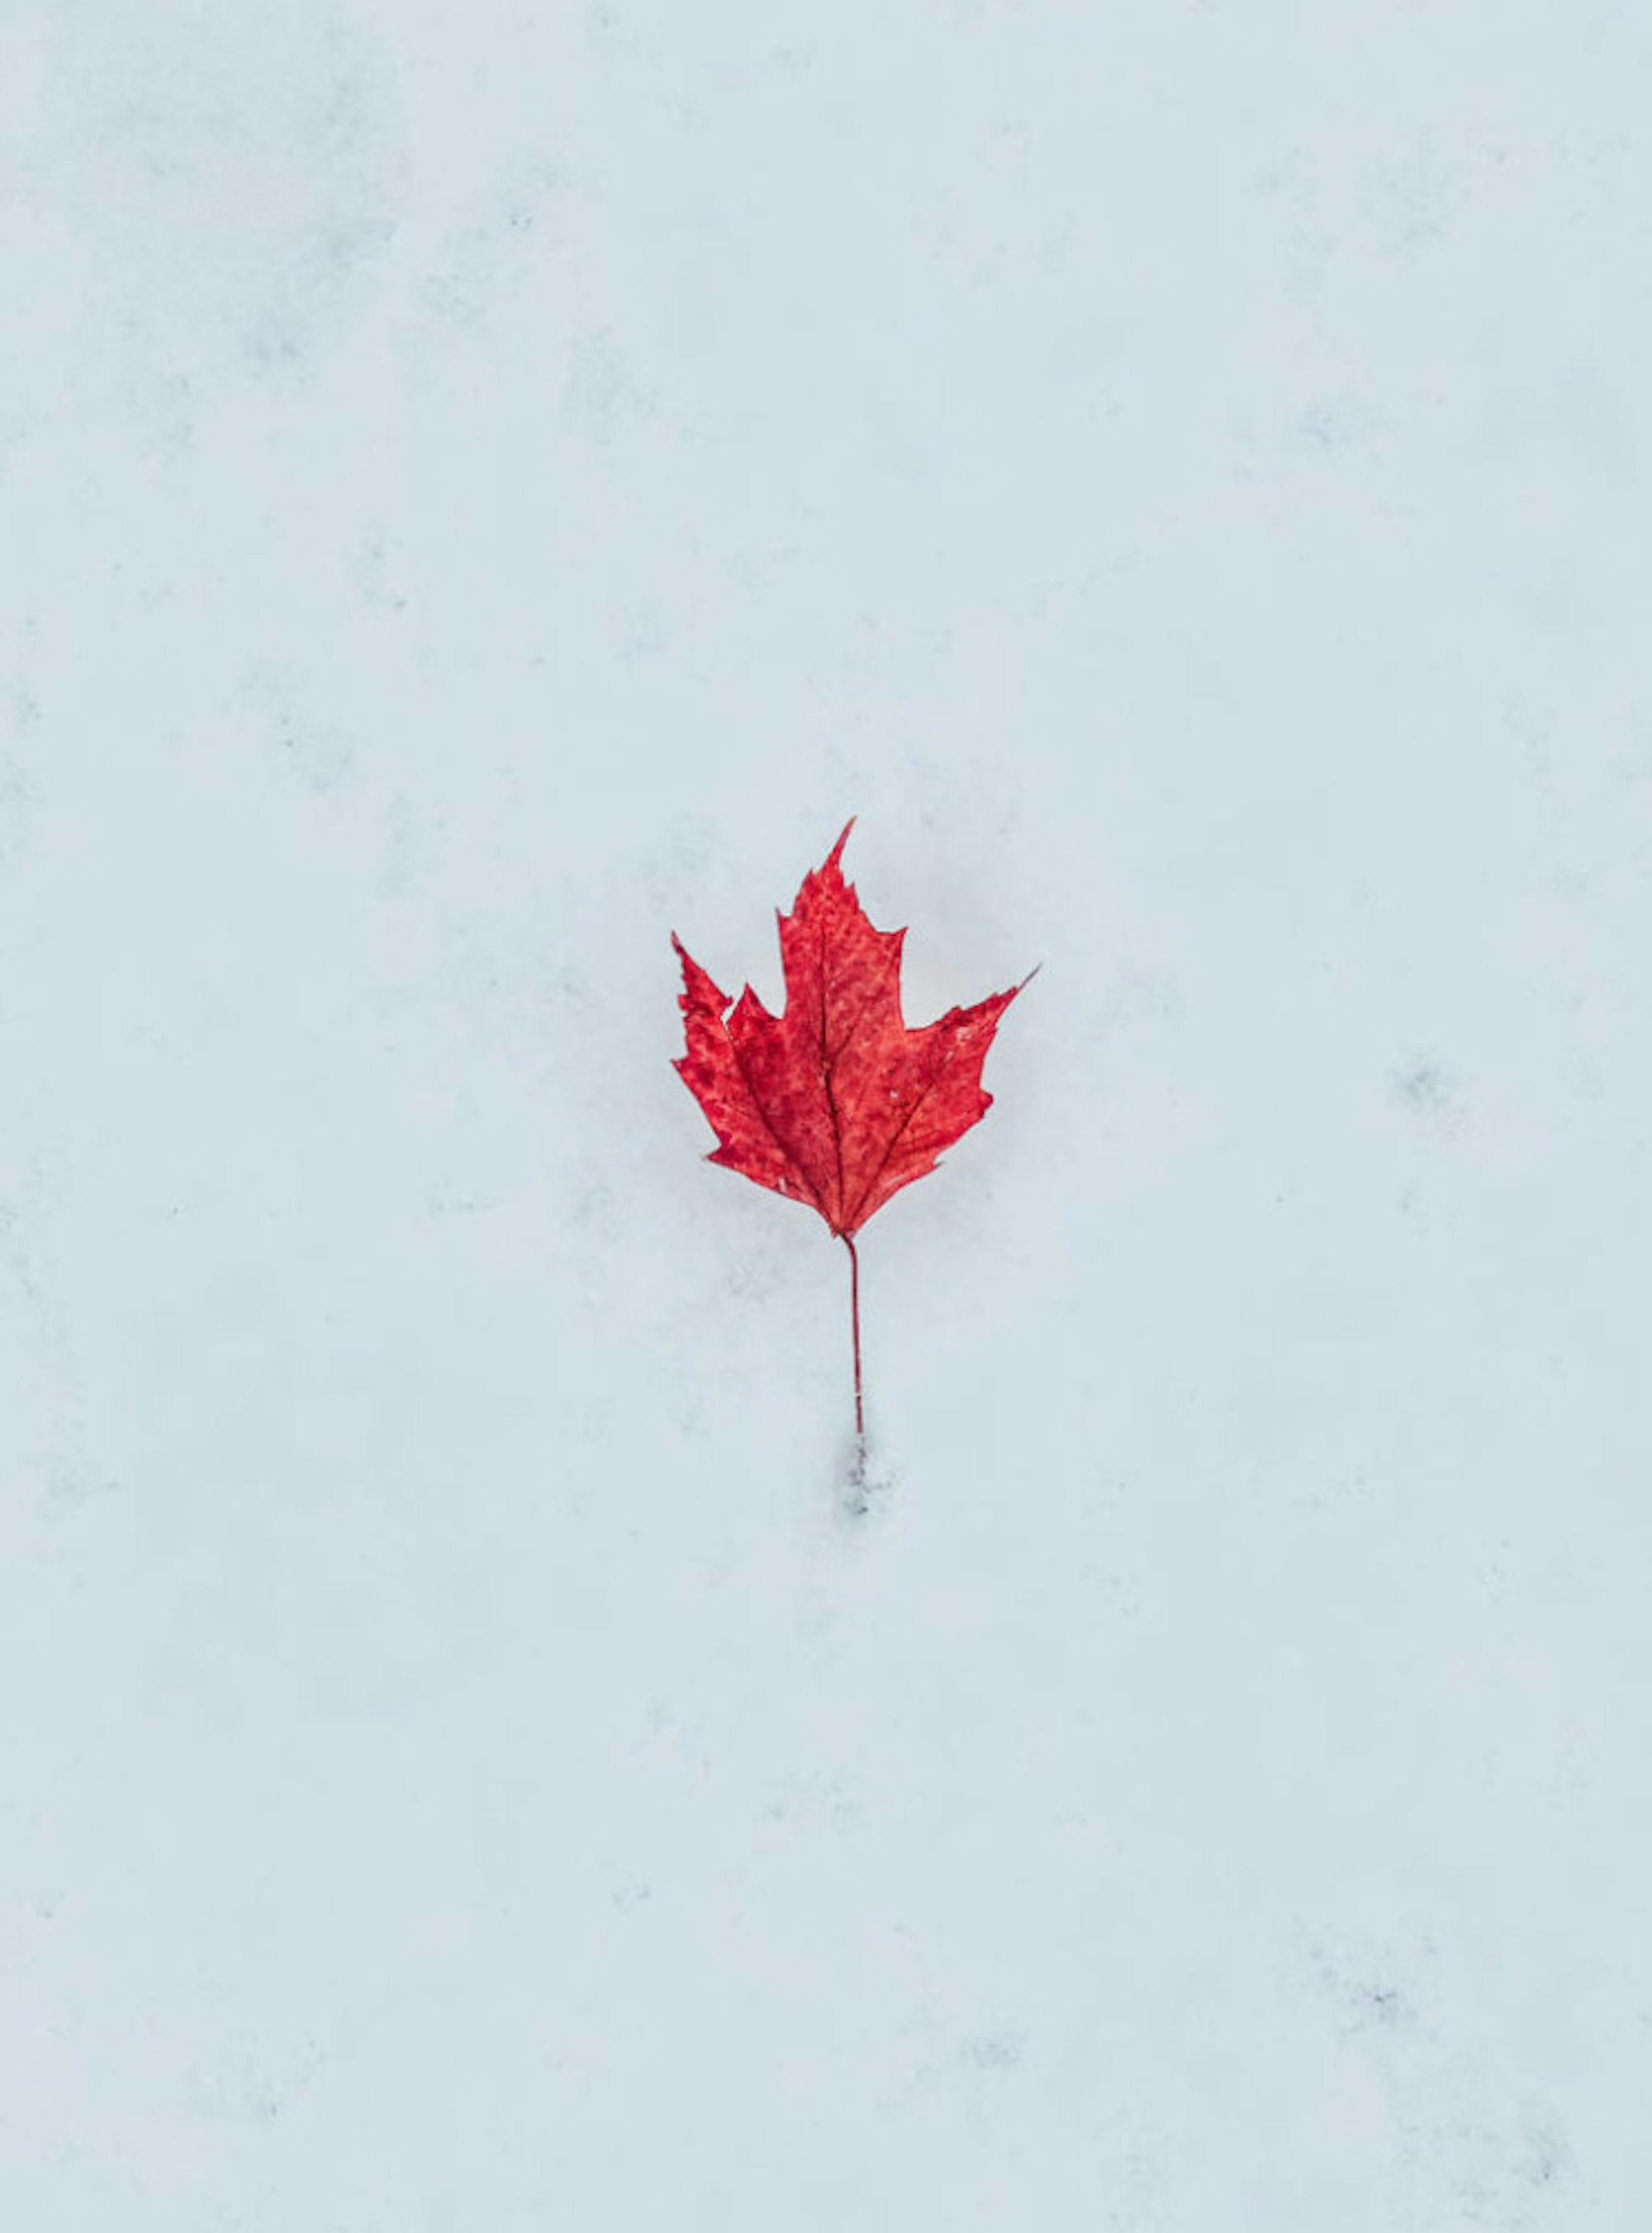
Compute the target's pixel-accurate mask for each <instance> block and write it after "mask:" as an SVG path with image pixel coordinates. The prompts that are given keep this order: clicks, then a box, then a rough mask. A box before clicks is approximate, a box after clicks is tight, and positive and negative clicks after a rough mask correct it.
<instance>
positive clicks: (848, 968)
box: [671, 820, 1025, 1435]
mask: <svg viewBox="0 0 1652 2233" xmlns="http://www.w3.org/2000/svg"><path fill="white" fill-rule="evenodd" d="M854 826H855V824H854V822H853V820H851V821H850V822H849V823H848V824H846V825H845V827H844V830H843V834H842V837H840V838H839V839H838V841H837V843H836V845H834V846H833V848H832V850H831V851H830V852H829V854H828V855H827V856H826V859H825V861H824V863H823V864H822V866H821V867H820V868H818V869H814V870H813V871H811V873H810V875H808V876H805V877H804V878H803V885H802V889H800V890H799V892H798V894H797V898H796V899H795V900H794V901H793V902H792V908H791V913H790V915H780V916H779V918H778V921H779V926H780V959H781V963H782V967H783V968H784V973H785V983H786V1004H785V1008H784V1012H782V1013H781V1014H780V1015H778V1016H771V1014H770V1013H769V1012H768V1010H767V1009H766V1008H765V1007H764V1005H763V1003H762V1001H761V1000H759V999H758V996H757V994H756V993H754V992H753V991H752V990H751V986H749V985H748V986H746V987H745V991H744V992H743V993H741V994H740V997H739V999H738V1000H737V1001H735V1002H734V1003H733V1005H732V1009H731V1006H730V1001H729V996H728V994H727V993H719V990H718V988H717V986H715V985H714V984H713V983H712V980H711V978H710V977H709V976H708V975H707V974H706V972H705V970H703V969H702V968H701V967H700V966H699V962H698V961H696V960H693V957H692V955H690V954H688V953H687V952H686V949H685V947H684V946H683V943H682V941H681V940H680V938H679V937H678V936H677V934H676V933H675V932H674V931H673V934H672V941H671V942H672V944H673V947H675V948H676V949H677V953H678V954H679V955H680V958H681V960H682V965H683V990H682V993H681V1006H682V1012H683V1018H684V1023H685V1026H686V1037H687V1049H688V1051H687V1052H686V1054H685V1055H684V1056H683V1057H682V1058H681V1059H680V1060H679V1061H678V1062H676V1063H674V1064H673V1069H674V1070H675V1071H676V1072H677V1074H678V1076H679V1077H680V1078H681V1079H682V1081H683V1083H684V1084H685V1085H686V1086H687V1088H688V1090H689V1091H690V1092H691V1093H692V1094H693V1097H694V1098H695V1100H696V1101H698V1102H699V1105H700V1107H701V1108H702V1109H703V1110H705V1112H706V1117H707V1118H708V1119H709V1120H710V1123H711V1127H712V1130H713V1131H714V1132H715V1133H716V1135H717V1146H716V1148H715V1149H714V1150H713V1151H712V1155H711V1156H710V1157H709V1158H708V1160H709V1161H710V1162H713V1163H721V1164H722V1165H723V1166H724V1167H725V1169H728V1170H733V1171H742V1172H744V1173H745V1176H746V1177H747V1178H749V1179H755V1180H756V1182H757V1183H758V1185H759V1186H766V1187H772V1188H774V1190H775V1192H776V1193H777V1194H784V1195H790V1196H791V1197H792V1199H793V1200H794V1201H803V1202H807V1203H808V1204H809V1205H810V1208H813V1209H816V1210H818V1211H819V1213H820V1214H821V1215H822V1217H823V1218H824V1219H825V1221H826V1222H827V1224H828V1226H829V1227H830V1228H831V1230H832V1232H833V1233H834V1234H836V1236H837V1238H838V1239H839V1240H842V1243H843V1245H844V1246H845V1247H846V1248H847V1249H848V1250H849V1267H850V1288H849V1293H850V1309H851V1318H852V1324H853V1329H854V1344H855V1432H856V1434H857V1435H863V1433H864V1415H863V1410H862V1400H861V1317H860V1262H859V1259H858V1258H857V1257H856V1255H855V1234H857V1233H858V1232H859V1231H860V1229H861V1227H862V1226H863V1225H864V1224H865V1223H866V1221H867V1220H868V1218H869V1217H871V1216H872V1215H873V1214H874V1213H875V1212H876V1211H877V1210H880V1209H881V1208H882V1207H883V1205H884V1203H885V1202H886V1201H888V1199H889V1197H890V1195H894V1194H897V1193H899V1191H900V1190H901V1188H902V1187H904V1186H910V1185H911V1183H912V1182H913V1180H914V1179H920V1178H922V1177H923V1176H924V1175H925V1174H926V1173H927V1172H928V1171H932V1170H933V1169H934V1168H935V1164H936V1162H937V1160H938V1159H939V1157H940V1154H941V1151H942V1150H943V1149H946V1148H950V1147H951V1146H952V1144H953V1141H954V1140H956V1139H958V1138H959V1136H961V1135H962V1134H963V1133H965V1132H967V1131H968V1130H969V1128H970V1126H971V1125H972V1124H976V1123H979V1121H980V1119H981V1118H982V1117H984V1116H985V1114H986V1112H987V1110H989V1109H990V1108H991V1107H992V1095H991V1094H990V1093H986V1092H984V1091H983V1090H982V1089H981V1064H982V1062H983V1061H984V1060H985V1055H986V1051H987V1049H988V1047H990V1046H991V1045H992V1034H993V1032H995V1031H996V1030H997V1028H998V1018H999V1017H1000V1016H1001V1015H1002V1014H1003V1013H1004V1011H1005V1008H1007V1007H1008V1006H1009V1005H1010V1003H1011V1000H1013V999H1014V998H1015V996H1016V993H1018V992H1019V991H1020V990H1021V986H1019V985H1018V986H1013V987H1012V988H1011V990H1010V991H1009V992H1007V993H992V994H991V995H990V996H989V997H988V998H987V999H985V1000H978V1001H977V1002H976V1004H975V1006H973V1007H972V1008H949V1009H948V1010H947V1012H946V1014H945V1015H944V1016H941V1017H940V1018H938V1019H937V1020H936V1021H935V1022H934V1023H933V1024H924V1025H920V1026H919V1027H918V1029H916V1030H914V1029H912V1028H911V1027H910V1026H909V1025H907V1024H906V1023H905V1022H904V1021H903V1020H902V1018H901V946H902V943H903V941H904V940H905V938H906V932H905V931H904V930H875V929H874V928H873V927H872V925H871V923H870V922H868V920H867V918H866V915H865V914H864V913H863V912H862V908H861V903H860V902H859V900H858V899H857V898H856V897H855V887H854V885H853V884H846V883H845V882H844V881H843V875H842V869H841V868H840V867H839V865H838V864H839V863H840V861H841V860H842V852H843V847H844V845H845V843H847V842H848V838H849V831H850V830H852V829H853V828H854ZM1023 982H1025V980H1023Z"/></svg>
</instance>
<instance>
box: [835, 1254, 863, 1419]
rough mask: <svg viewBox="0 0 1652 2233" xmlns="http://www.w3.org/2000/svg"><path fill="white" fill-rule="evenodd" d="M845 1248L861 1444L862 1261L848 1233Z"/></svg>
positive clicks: (857, 1417) (856, 1403) (857, 1416)
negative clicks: (847, 1256) (846, 1252)
mask: <svg viewBox="0 0 1652 2233" xmlns="http://www.w3.org/2000/svg"><path fill="white" fill-rule="evenodd" d="M840 1237H841V1239H842V1243H843V1246H844V1247H845V1248H847V1249H848V1250H849V1326H850V1329H851V1331H852V1332H853V1335H854V1340H855V1437H856V1439H857V1440H858V1441H860V1442H864V1441H865V1440H866V1413H865V1410H864V1409H863V1407H862V1402H861V1260H860V1258H859V1257H858V1256H857V1255H856V1254H855V1243H854V1242H853V1241H852V1240H850V1239H849V1235H848V1234H847V1233H845V1234H842V1235H841V1236H840Z"/></svg>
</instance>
